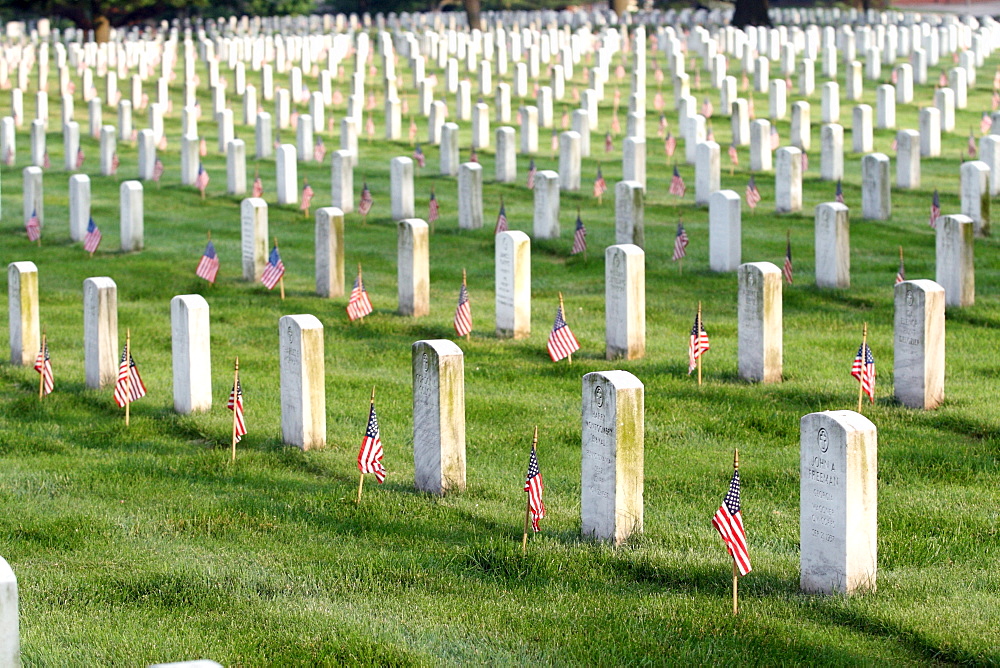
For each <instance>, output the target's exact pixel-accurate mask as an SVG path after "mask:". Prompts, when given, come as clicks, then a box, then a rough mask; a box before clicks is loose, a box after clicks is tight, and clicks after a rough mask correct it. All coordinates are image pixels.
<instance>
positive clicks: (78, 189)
mask: <svg viewBox="0 0 1000 668" xmlns="http://www.w3.org/2000/svg"><path fill="white" fill-rule="evenodd" d="M89 222H90V177H89V176H87V175H86V174H74V175H73V176H71V177H69V238H70V239H72V240H73V241H83V239H84V237H86V236H87V225H88V224H89Z"/></svg>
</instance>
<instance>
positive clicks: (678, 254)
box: [671, 223, 688, 262]
mask: <svg viewBox="0 0 1000 668" xmlns="http://www.w3.org/2000/svg"><path fill="white" fill-rule="evenodd" d="M687 245H688V234H687V231H686V230H685V229H684V223H677V234H676V235H674V254H673V256H672V257H671V259H672V260H674V261H675V262H676V261H677V260H680V259H681V258H683V257H684V256H685V255H687Z"/></svg>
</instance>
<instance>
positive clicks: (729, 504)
mask: <svg viewBox="0 0 1000 668" xmlns="http://www.w3.org/2000/svg"><path fill="white" fill-rule="evenodd" d="M723 503H724V504H726V510H728V511H729V514H730V515H735V514H737V513H738V512H740V472H739V471H734V472H733V479H732V480H730V481H729V491H728V492H726V498H725V499H724V500H723Z"/></svg>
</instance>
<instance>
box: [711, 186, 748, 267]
mask: <svg viewBox="0 0 1000 668" xmlns="http://www.w3.org/2000/svg"><path fill="white" fill-rule="evenodd" d="M740 207H741V201H740V196H739V194H738V193H736V192H734V191H732V190H717V191H715V192H714V193H712V196H711V197H710V198H709V200H708V267H709V269H711V270H712V271H736V270H737V269H738V268H739V266H740V262H742V259H741V257H742V252H743V251H742V243H743V241H742V222H741V216H742V214H741V210H740Z"/></svg>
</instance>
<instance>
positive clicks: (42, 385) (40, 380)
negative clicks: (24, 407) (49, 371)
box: [38, 331, 47, 401]
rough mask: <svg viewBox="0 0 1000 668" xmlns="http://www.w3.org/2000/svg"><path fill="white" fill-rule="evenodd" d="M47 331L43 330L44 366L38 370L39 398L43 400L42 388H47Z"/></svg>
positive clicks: (42, 353)
mask: <svg viewBox="0 0 1000 668" xmlns="http://www.w3.org/2000/svg"><path fill="white" fill-rule="evenodd" d="M46 338H47V337H46V335H45V332H44V331H43V332H42V351H41V355H42V368H41V369H40V370H39V372H38V400H39V401H41V400H42V397H43V396H45V394H44V392H43V391H42V390H44V389H45V339H46Z"/></svg>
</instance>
